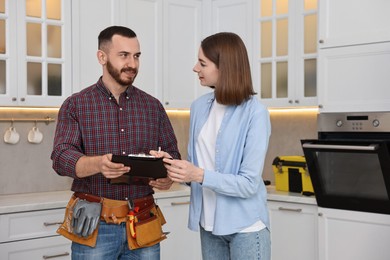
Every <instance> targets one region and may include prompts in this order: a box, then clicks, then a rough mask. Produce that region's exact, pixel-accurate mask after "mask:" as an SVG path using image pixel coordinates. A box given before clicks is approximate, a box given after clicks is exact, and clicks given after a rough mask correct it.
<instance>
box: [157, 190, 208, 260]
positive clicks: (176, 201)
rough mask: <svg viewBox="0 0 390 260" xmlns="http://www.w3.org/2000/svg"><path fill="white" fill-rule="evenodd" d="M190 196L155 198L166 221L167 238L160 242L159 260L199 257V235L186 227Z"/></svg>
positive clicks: (187, 259) (189, 259)
mask: <svg viewBox="0 0 390 260" xmlns="http://www.w3.org/2000/svg"><path fill="white" fill-rule="evenodd" d="M189 204H190V197H189V196H184V197H172V198H161V199H157V205H158V206H159V207H160V209H161V211H162V212H163V214H164V216H165V219H166V221H167V223H166V224H165V225H164V226H163V229H164V232H170V233H169V235H168V239H166V240H164V241H162V242H161V260H181V259H186V260H198V259H202V257H201V255H202V254H201V247H200V236H199V233H198V232H193V231H191V230H189V229H188V228H187V223H188V209H189Z"/></svg>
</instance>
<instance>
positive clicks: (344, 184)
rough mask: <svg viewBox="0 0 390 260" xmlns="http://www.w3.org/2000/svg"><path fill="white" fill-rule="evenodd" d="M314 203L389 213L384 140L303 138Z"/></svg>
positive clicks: (389, 172) (388, 171) (389, 161)
mask: <svg viewBox="0 0 390 260" xmlns="http://www.w3.org/2000/svg"><path fill="white" fill-rule="evenodd" d="M302 148H303V151H304V154H305V158H306V163H307V167H308V170H309V174H310V177H311V180H312V183H313V188H314V192H315V195H316V199H317V204H318V205H319V206H321V207H328V208H338V209H346V210H357V211H367V212H376V213H386V214H390V199H389V198H390V196H389V190H390V189H389V188H390V185H389V184H390V177H389V176H390V156H389V151H388V148H387V142H385V141H378V140H367V141H340V140H338V141H332V140H302Z"/></svg>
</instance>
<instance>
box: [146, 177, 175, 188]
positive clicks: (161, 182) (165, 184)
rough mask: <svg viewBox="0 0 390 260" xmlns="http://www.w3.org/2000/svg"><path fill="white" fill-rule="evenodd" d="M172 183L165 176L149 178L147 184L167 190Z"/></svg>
mask: <svg viewBox="0 0 390 260" xmlns="http://www.w3.org/2000/svg"><path fill="white" fill-rule="evenodd" d="M172 183H173V181H172V180H171V179H170V178H168V177H167V178H161V179H156V180H151V181H150V182H149V185H150V186H152V187H153V188H156V189H159V190H169V188H171V186H172Z"/></svg>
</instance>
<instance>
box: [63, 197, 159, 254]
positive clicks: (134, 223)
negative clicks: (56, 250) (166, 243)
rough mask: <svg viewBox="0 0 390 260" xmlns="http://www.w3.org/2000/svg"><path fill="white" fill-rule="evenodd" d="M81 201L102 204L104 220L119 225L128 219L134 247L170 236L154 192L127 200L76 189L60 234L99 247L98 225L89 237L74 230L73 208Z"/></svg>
mask: <svg viewBox="0 0 390 260" xmlns="http://www.w3.org/2000/svg"><path fill="white" fill-rule="evenodd" d="M79 200H87V201H89V202H97V203H101V204H102V210H101V214H100V219H101V221H105V222H106V223H109V224H118V225H119V224H121V223H123V222H126V234H127V242H128V246H129V248H130V249H137V248H142V247H149V246H152V245H155V244H157V243H159V242H160V241H162V240H164V239H166V235H165V234H164V233H163V232H162V228H161V227H162V225H164V224H165V223H166V221H165V218H164V216H163V214H162V212H161V210H160V208H159V207H158V206H157V205H156V204H155V202H154V198H153V196H152V195H149V196H146V197H144V198H139V199H134V200H132V201H126V200H111V199H107V198H102V197H98V196H94V195H91V194H86V193H78V192H75V193H74V194H73V195H72V197H71V198H70V200H69V202H68V205H67V206H66V211H65V217H64V221H63V223H62V224H61V226H60V227H59V228H58V230H57V233H59V234H61V235H63V236H64V237H66V238H68V239H70V240H72V241H73V242H76V243H79V244H83V245H87V246H90V247H95V245H96V240H97V236H98V228H96V229H95V230H94V232H93V233H92V234H91V235H90V236H89V237H86V238H85V237H81V236H78V235H76V234H74V233H73V227H72V225H71V221H72V215H73V209H74V207H75V205H76V204H77V202H78V201H79Z"/></svg>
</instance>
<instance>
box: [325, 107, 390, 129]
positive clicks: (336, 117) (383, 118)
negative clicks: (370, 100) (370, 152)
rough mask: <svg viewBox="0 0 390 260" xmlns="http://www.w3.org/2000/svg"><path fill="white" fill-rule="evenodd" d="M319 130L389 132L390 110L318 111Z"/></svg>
mask: <svg viewBox="0 0 390 260" xmlns="http://www.w3.org/2000/svg"><path fill="white" fill-rule="evenodd" d="M318 131H321V132H390V112H369V113H320V114H318Z"/></svg>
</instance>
